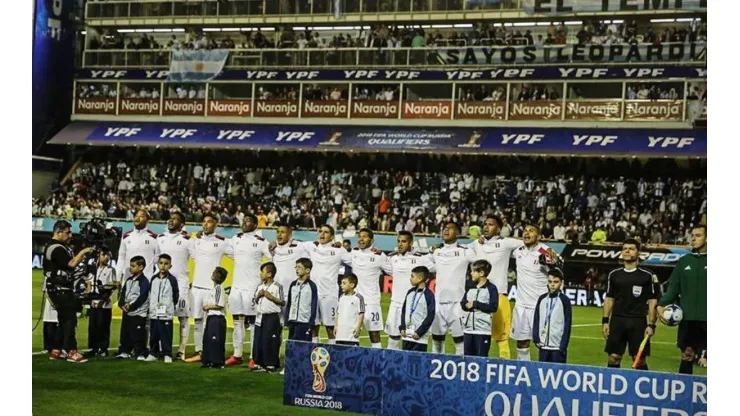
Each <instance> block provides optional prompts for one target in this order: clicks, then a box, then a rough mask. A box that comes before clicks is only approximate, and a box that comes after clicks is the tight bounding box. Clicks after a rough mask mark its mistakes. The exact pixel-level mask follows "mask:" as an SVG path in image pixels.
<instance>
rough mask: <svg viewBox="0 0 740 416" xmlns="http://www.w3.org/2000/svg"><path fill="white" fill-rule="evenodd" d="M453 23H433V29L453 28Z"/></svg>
mask: <svg viewBox="0 0 740 416" xmlns="http://www.w3.org/2000/svg"><path fill="white" fill-rule="evenodd" d="M452 27H453V26H452V25H432V29H451V28H452Z"/></svg>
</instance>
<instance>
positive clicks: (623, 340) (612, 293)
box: [601, 238, 660, 370]
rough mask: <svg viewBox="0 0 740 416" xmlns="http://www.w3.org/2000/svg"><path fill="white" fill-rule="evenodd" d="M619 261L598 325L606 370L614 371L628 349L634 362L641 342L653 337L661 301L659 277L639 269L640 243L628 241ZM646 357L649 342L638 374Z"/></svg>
mask: <svg viewBox="0 0 740 416" xmlns="http://www.w3.org/2000/svg"><path fill="white" fill-rule="evenodd" d="M622 259H623V261H624V267H623V268H620V269H615V270H612V272H611V273H609V278H608V283H607V285H608V286H607V289H606V299H605V301H604V317H603V318H602V322H601V323H602V332H603V333H604V338H606V347H605V348H604V352H606V353H607V354H609V365H608V366H609V367H614V368H619V367H620V365H621V362H622V355H623V354H624V349H625V347H626V346H627V345H629V353H630V355H631V356H632V358H633V360H634V358H635V356H636V355H637V352H638V351H639V350H640V344H641V343H642V340H643V339H644V338H645V337H652V336H653V334H655V322H656V320H657V319H658V315H657V311H656V306H657V304H658V298H659V297H660V293H659V289H658V287H657V283H658V277H657V276H655V274H653V273H652V272H650V271H648V270H646V269H643V268H641V267H638V264H639V261H640V242H639V241H637V240H635V239H632V238H630V239H627V240H625V241H624V243H622ZM646 316H647V317H648V319H646V318H645V317H646ZM648 320H649V322H650V323H648ZM649 355H650V341H649V340H648V342H647V344H646V345H645V349H644V351H643V353H642V357H641V358H640V362H638V363H637V369H638V370H647V369H648V366H647V360H646V358H647V357H648V356H649Z"/></svg>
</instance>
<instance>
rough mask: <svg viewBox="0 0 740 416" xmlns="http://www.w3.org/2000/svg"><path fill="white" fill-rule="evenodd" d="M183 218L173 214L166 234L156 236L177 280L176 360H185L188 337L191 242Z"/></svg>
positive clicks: (161, 251)
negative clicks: (178, 342) (168, 258)
mask: <svg viewBox="0 0 740 416" xmlns="http://www.w3.org/2000/svg"><path fill="white" fill-rule="evenodd" d="M184 225H185V217H183V215H182V213H181V212H173V213H172V214H170V219H169V220H168V221H167V232H166V233H164V234H160V235H159V236H157V246H158V247H159V252H160V253H162V254H168V255H169V256H170V257H171V258H172V268H171V269H170V273H172V275H173V276H175V279H177V288H178V291H179V294H180V296H179V297H180V300H179V301H178V302H177V305H176V307H175V316H177V320H178V321H179V322H180V348H179V349H178V351H177V356H176V357H175V359H176V360H182V359H184V358H185V349H186V347H187V344H188V338H189V337H190V319H189V318H188V315H190V303H191V301H190V280H189V279H188V274H189V273H188V272H189V269H188V260H189V259H190V251H191V244H192V241H191V240H190V235H189V234H188V232H187V231H184V230H183V226H184Z"/></svg>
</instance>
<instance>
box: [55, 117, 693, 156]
mask: <svg viewBox="0 0 740 416" xmlns="http://www.w3.org/2000/svg"><path fill="white" fill-rule="evenodd" d="M75 128H76V127H75V124H72V125H70V126H69V127H68V129H71V130H73V131H74V129H75ZM77 136H78V139H79V140H80V141H81V142H83V143H96V142H97V143H117V144H121V145H134V144H136V145H147V144H151V145H165V146H167V145H170V146H172V145H175V146H177V145H193V144H196V145H210V146H214V147H220V146H223V147H226V146H233V145H236V146H243V147H245V148H264V147H270V148H298V147H300V148H309V149H322V150H339V151H345V150H349V149H353V150H359V151H362V150H437V151H454V152H470V153H478V152H481V151H483V152H485V151H490V152H499V153H507V152H524V153H526V152H532V153H566V154H608V153H613V154H627V153H631V154H649V155H671V156H706V152H707V136H706V131H700V130H690V129H684V130H681V129H661V130H656V129H647V128H646V129H615V128H589V129H581V128H528V127H490V128H478V129H474V128H464V127H445V128H433V127H426V128H424V127H394V128H387V127H386V128H383V127H372V126H361V127H360V126H311V125H266V124H221V123H209V124H201V123H133V122H99V123H96V124H95V127H94V128H92V129H80V131H79V133H78V134H77Z"/></svg>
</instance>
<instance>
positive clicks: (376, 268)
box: [350, 247, 388, 305]
mask: <svg viewBox="0 0 740 416" xmlns="http://www.w3.org/2000/svg"><path fill="white" fill-rule="evenodd" d="M350 255H351V256H352V273H354V274H355V275H356V276H357V291H358V292H360V293H362V295H363V297H364V298H365V303H366V304H368V305H380V275H381V273H383V266H384V265H385V264H386V262H387V261H388V257H386V255H385V254H383V253H381V254H375V253H373V252H372V249H370V248H366V249H365V250H360V249H359V248H358V247H355V248H354V249H352V251H350Z"/></svg>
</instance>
